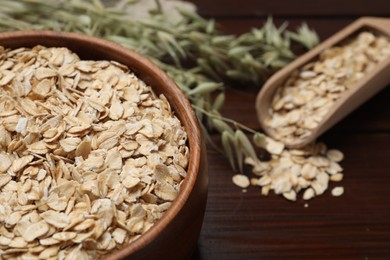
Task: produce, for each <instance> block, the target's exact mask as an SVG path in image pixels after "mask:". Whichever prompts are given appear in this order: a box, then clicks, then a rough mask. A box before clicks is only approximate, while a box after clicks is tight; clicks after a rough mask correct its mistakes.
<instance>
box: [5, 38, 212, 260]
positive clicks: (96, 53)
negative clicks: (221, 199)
mask: <svg viewBox="0 0 390 260" xmlns="http://www.w3.org/2000/svg"><path fill="white" fill-rule="evenodd" d="M0 45H2V46H4V47H7V48H12V49H15V48H19V47H34V46H35V45H43V46H46V47H67V48H68V49H70V50H72V51H73V52H75V53H77V54H78V55H79V57H80V58H81V59H90V60H114V61H117V62H120V63H122V64H125V65H126V66H128V67H129V68H130V69H131V70H132V71H133V72H134V73H135V74H136V75H137V76H138V77H139V78H140V79H141V80H143V81H144V82H145V83H147V84H148V85H150V86H151V87H152V89H153V90H154V91H155V92H156V93H158V94H161V93H162V94H164V95H165V96H166V98H167V99H168V101H169V103H170V105H171V107H172V108H173V110H174V111H175V114H176V116H177V117H178V118H179V119H180V121H181V122H182V124H183V125H184V128H185V129H186V131H187V134H188V145H189V148H190V158H189V166H188V169H187V177H186V179H185V180H184V183H183V185H182V188H181V190H180V192H179V194H178V196H177V197H176V199H175V200H174V201H173V203H172V205H171V207H170V208H169V209H168V210H167V211H166V212H165V214H164V215H163V217H162V218H161V219H160V220H159V221H158V222H156V223H155V224H154V225H153V227H152V228H150V229H149V230H148V231H147V232H145V233H144V234H142V235H141V237H140V238H138V239H137V240H135V241H134V242H132V243H130V244H128V245H126V246H124V247H123V248H122V249H121V250H119V251H115V252H113V253H111V254H109V255H107V256H106V257H105V258H106V259H121V258H125V257H131V259H156V258H164V259H165V258H166V259H185V258H189V257H190V256H191V254H192V253H193V251H194V249H195V246H196V243H197V240H198V237H199V233H200V229H201V226H202V222H203V216H204V211H205V206H206V199H207V185H208V176H207V163H206V150H205V147H204V142H203V140H202V137H201V131H200V127H199V125H198V120H197V118H196V116H195V113H194V111H193V110H192V107H191V104H190V103H189V101H188V100H187V98H186V97H185V95H184V94H183V92H182V91H181V90H180V89H179V88H178V87H177V85H176V84H175V83H174V82H173V81H172V80H171V79H170V78H169V77H168V76H167V75H166V74H165V73H164V72H163V71H162V70H161V69H159V68H158V67H157V66H156V65H155V64H154V63H152V62H151V61H149V60H148V59H146V58H145V57H143V56H141V55H140V54H137V53H135V52H134V51H131V50H129V49H127V48H124V47H122V46H120V45H118V44H116V43H113V42H110V41H107V40H103V39H100V38H96V37H92V36H87V35H83V34H77V33H63V32H52V31H17V32H5V33H0Z"/></svg>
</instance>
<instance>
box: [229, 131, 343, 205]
mask: <svg viewBox="0 0 390 260" xmlns="http://www.w3.org/2000/svg"><path fill="white" fill-rule="evenodd" d="M269 139H270V138H269ZM273 142H276V143H278V142H277V141H273ZM270 143H271V142H270ZM268 148H270V149H271V150H269V151H268V152H269V153H271V154H272V159H271V160H270V161H268V162H261V161H254V160H253V159H251V158H249V157H248V158H246V159H245V163H246V164H248V165H250V166H252V172H253V173H254V174H255V175H257V176H258V178H252V179H251V180H250V182H249V179H248V182H246V181H245V185H247V186H249V185H252V186H260V187H261V194H262V195H264V196H267V195H268V194H269V191H270V190H273V191H274V192H275V193H276V194H280V195H282V196H283V197H284V198H286V199H287V200H290V201H296V200H297V195H298V194H299V193H300V192H303V199H304V200H310V199H312V198H314V197H315V196H319V195H321V194H323V193H324V192H325V191H326V190H327V188H328V184H329V181H334V182H337V181H341V180H342V179H343V174H342V173H341V172H342V170H343V169H342V168H341V166H340V165H339V163H338V162H335V161H331V160H330V159H329V158H328V155H329V151H331V152H330V154H338V155H339V154H341V152H340V151H338V150H335V149H333V150H329V151H328V150H327V148H326V146H325V145H324V144H323V143H318V144H311V145H308V146H306V147H304V148H301V149H288V148H284V147H283V149H282V150H281V151H280V150H279V149H278V151H277V154H275V153H274V152H275V150H274V147H273V146H270V147H268ZM298 158H299V159H298ZM337 159H339V158H337ZM341 159H343V157H342V158H341ZM243 176H244V177H243ZM233 178H234V179H233V182H234V183H235V184H236V185H238V186H240V187H242V188H246V187H247V186H244V185H243V183H244V181H242V180H243V179H245V178H247V177H246V176H245V175H240V174H239V175H235V176H234V177H233Z"/></svg>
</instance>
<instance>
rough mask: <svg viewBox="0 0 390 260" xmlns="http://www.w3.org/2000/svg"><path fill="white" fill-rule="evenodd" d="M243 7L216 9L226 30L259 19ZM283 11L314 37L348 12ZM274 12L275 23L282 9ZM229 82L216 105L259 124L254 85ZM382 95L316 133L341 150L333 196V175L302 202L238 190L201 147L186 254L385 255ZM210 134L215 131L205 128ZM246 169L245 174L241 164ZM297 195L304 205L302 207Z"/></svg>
mask: <svg viewBox="0 0 390 260" xmlns="http://www.w3.org/2000/svg"><path fill="white" fill-rule="evenodd" d="M208 2H209V3H210V2H211V1H208ZM258 2H261V1H258ZM269 2H271V1H269ZM276 2H277V1H276ZM323 2H325V1H323ZM213 3H214V2H213ZM237 3H239V2H237ZM286 3H287V2H286ZM204 4H205V6H206V5H207V4H206V2H204ZM358 4H360V2H357V5H358ZM206 7H207V6H206ZM206 7H205V8H206ZM236 7H237V5H236ZM207 8H208V7H207ZM229 8H231V9H232V10H233V11H234V8H233V7H229ZM356 8H357V9H358V8H360V7H356ZM376 8H380V5H377V6H376ZM201 10H202V9H201ZM210 10H212V9H210ZM369 11H370V10H368V12H369ZM386 12H387V13H386V14H387V15H388V14H390V11H386ZM206 14H207V13H206ZM217 14H218V15H221V14H220V13H217ZM236 14H240V11H239V10H238V11H237V13H236ZM244 14H245V15H247V16H248V17H233V16H234V15H232V17H226V16H222V17H219V18H217V21H218V22H219V23H221V25H222V29H223V30H224V31H225V32H229V33H241V32H244V31H246V30H249V29H250V28H251V27H252V26H258V25H259V23H261V22H262V21H264V18H257V17H256V18H254V17H249V16H250V15H251V14H248V13H245V12H244ZM240 15H241V14H240ZM307 15H309V14H307ZM291 17H293V18H292V20H293V22H292V23H291V25H294V24H298V22H301V21H303V20H305V21H307V23H308V24H309V26H312V27H313V28H315V29H316V30H317V31H318V32H319V33H320V36H321V38H322V39H324V38H326V37H327V36H330V35H331V34H332V33H334V32H336V31H337V30H338V29H340V28H342V27H343V26H344V25H346V24H348V23H349V22H350V21H352V20H353V19H352V18H351V17H350V16H348V15H347V16H343V17H337V18H332V19H331V18H324V17H314V16H307V17H303V16H302V17H295V16H291ZM275 19H276V22H277V23H280V22H281V21H282V20H284V17H276V18H275ZM234 87H235V88H229V89H228V90H227V92H226V96H227V98H226V104H225V106H224V107H223V110H222V113H223V114H224V115H225V116H227V117H229V118H233V119H235V120H237V121H239V122H241V123H244V124H246V125H248V126H250V127H252V128H254V129H259V128H260V126H259V124H258V122H257V119H256V114H255V109H254V102H255V98H256V94H257V92H258V90H259V88H260V86H259V88H245V87H239V86H234ZM388 100H390V89H389V88H387V89H385V90H383V91H382V92H380V93H379V94H378V95H376V96H375V97H373V98H372V99H371V100H370V101H368V102H367V103H366V104H364V105H363V106H361V107H360V108H359V109H357V110H356V111H355V112H353V113H352V114H351V115H349V116H348V117H347V118H345V119H344V120H343V121H341V122H340V123H339V124H337V125H336V126H335V127H334V128H332V129H331V130H330V131H328V132H327V133H326V134H324V135H323V136H322V137H320V141H324V142H325V143H326V144H327V145H328V147H330V148H337V149H340V150H342V151H343V152H344V153H345V156H346V158H345V160H344V161H343V162H342V167H343V168H344V173H345V179H344V180H343V181H342V182H341V183H339V184H337V185H342V186H344V187H345V193H344V195H343V196H341V197H338V198H335V197H332V196H331V195H330V190H331V188H332V187H334V186H335V185H336V184H335V183H332V184H331V185H330V188H329V189H328V190H327V191H326V192H325V194H323V195H322V196H319V197H316V198H315V199H313V200H311V201H309V202H306V201H303V200H302V199H301V195H302V194H300V196H299V198H300V199H298V201H297V202H295V203H292V202H289V201H287V200H285V199H284V198H282V197H281V196H277V195H275V194H270V195H269V196H268V197H264V196H262V195H261V194H260V189H259V188H257V187H250V188H248V190H247V192H242V191H241V189H240V188H238V187H235V186H234V185H233V184H232V181H231V178H232V176H233V175H234V174H235V173H234V172H233V171H232V170H231V169H230V166H229V164H228V163H227V161H226V159H225V158H224V157H223V156H222V155H221V154H219V153H218V152H216V151H213V150H209V151H208V156H209V171H210V173H209V176H210V181H209V183H210V186H209V196H208V204H207V209H206V214H205V220H204V224H203V228H202V232H201V235H200V239H199V242H198V247H197V251H196V252H195V254H194V256H193V259H286V258H288V259H389V257H390V204H389V203H388V199H387V198H388V196H389V195H388V190H389V187H390V160H389V158H390V106H389V105H388V103H389V102H388ZM213 138H214V139H215V140H217V139H218V138H219V137H218V136H217V135H213ZM246 174H248V176H252V175H251V173H250V171H249V170H248V171H247V172H246ZM305 203H307V204H308V207H304V205H305Z"/></svg>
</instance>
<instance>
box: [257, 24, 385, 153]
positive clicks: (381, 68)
mask: <svg viewBox="0 0 390 260" xmlns="http://www.w3.org/2000/svg"><path fill="white" fill-rule="evenodd" d="M364 30H368V31H373V32H375V33H377V34H378V35H383V36H388V37H390V19H385V18H374V17H363V18H360V19H358V20H356V21H355V22H353V23H352V24H350V25H348V26H347V27H345V28H344V29H342V30H341V31H339V32H338V33H336V34H334V35H333V36H332V37H330V38H329V39H327V40H326V41H324V42H322V43H321V44H320V45H318V46H317V47H315V48H314V49H312V50H310V51H309V52H307V53H305V54H304V55H302V56H301V57H299V58H297V59H296V60H295V61H293V62H292V63H290V64H289V65H287V66H286V67H284V68H283V69H281V70H280V71H278V72H277V73H275V74H274V75H273V76H272V77H271V78H270V79H269V80H268V81H267V82H266V83H265V85H264V86H263V87H262V89H261V91H260V93H259V94H258V96H257V100H256V110H257V116H258V119H259V121H260V124H261V125H262V127H263V130H264V131H265V132H266V133H267V134H268V135H269V136H271V137H273V138H275V139H277V138H276V136H275V130H274V129H272V128H270V127H269V126H267V124H266V123H265V120H266V118H267V117H269V113H268V112H269V108H270V107H271V103H272V99H273V97H274V94H275V91H276V89H277V88H278V87H280V86H281V85H282V84H283V83H284V81H285V80H286V79H287V78H288V77H289V76H290V74H291V73H292V72H293V71H295V70H296V69H298V68H301V67H302V66H304V65H305V64H307V63H309V62H311V61H314V60H316V59H317V57H318V55H319V54H320V53H322V52H323V51H324V50H326V49H329V48H331V47H333V46H336V45H339V43H340V42H342V41H343V40H345V39H347V38H349V37H350V36H352V35H353V34H355V33H358V32H360V31H364ZM389 83H390V58H387V59H386V60H384V61H382V62H380V63H379V64H377V66H376V67H375V68H374V69H373V70H372V71H370V72H367V73H366V74H365V75H364V76H363V78H361V79H359V80H358V81H357V82H356V83H354V84H356V85H355V86H351V87H350V88H349V89H348V90H346V91H345V92H344V93H343V94H342V95H341V97H340V98H339V99H338V100H337V101H336V102H335V103H334V104H333V106H332V107H331V108H330V110H329V112H328V113H327V114H326V115H325V116H324V117H323V118H322V120H321V122H320V123H319V124H318V126H317V128H315V129H313V130H312V131H311V134H310V135H309V136H307V137H306V138H304V139H298V138H297V140H296V141H295V142H294V143H286V142H285V145H286V146H287V147H290V148H299V147H303V146H305V145H307V144H309V143H311V142H313V141H314V140H315V139H316V138H317V137H318V136H320V135H321V134H322V133H324V132H325V131H326V130H328V129H329V128H330V127H332V126H333V125H334V124H336V123H337V122H338V121H340V120H341V119H343V118H344V117H345V116H347V115H348V114H349V113H350V112H352V111H353V110H354V109H355V108H357V107H358V106H359V105H361V104H362V103H364V102H365V101H366V100H368V99H369V98H371V97H372V96H373V95H375V94H376V93H377V92H379V91H380V90H381V89H382V88H384V87H385V86H386V85H388V84H389ZM280 141H282V142H283V140H280Z"/></svg>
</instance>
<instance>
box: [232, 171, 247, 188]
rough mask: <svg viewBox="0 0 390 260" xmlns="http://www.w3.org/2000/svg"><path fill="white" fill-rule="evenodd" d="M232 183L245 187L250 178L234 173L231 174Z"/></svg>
mask: <svg viewBox="0 0 390 260" xmlns="http://www.w3.org/2000/svg"><path fill="white" fill-rule="evenodd" d="M233 183H234V184H235V185H237V186H238V187H240V188H243V189H244V188H247V187H249V185H250V180H249V178H248V177H247V176H246V175H243V174H236V175H234V176H233Z"/></svg>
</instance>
